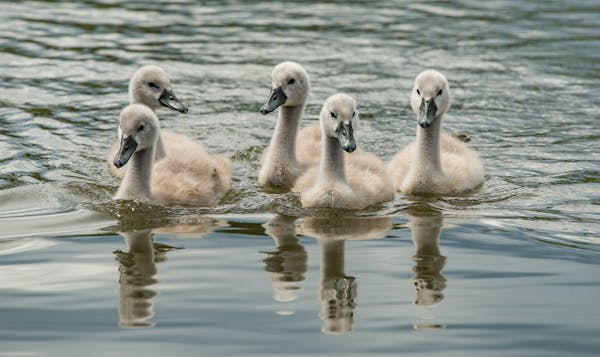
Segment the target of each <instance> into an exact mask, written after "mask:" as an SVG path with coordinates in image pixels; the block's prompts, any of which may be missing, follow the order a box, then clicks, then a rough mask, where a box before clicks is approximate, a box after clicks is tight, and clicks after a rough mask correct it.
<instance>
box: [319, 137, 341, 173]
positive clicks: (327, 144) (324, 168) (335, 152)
mask: <svg viewBox="0 0 600 357" xmlns="http://www.w3.org/2000/svg"><path fill="white" fill-rule="evenodd" d="M321 137H322V138H323V139H322V140H323V142H322V150H321V166H320V167H319V178H318V182H319V183H320V184H322V185H325V184H333V183H335V182H340V181H341V182H344V183H345V182H346V172H345V167H344V165H345V164H344V149H343V148H342V146H341V145H340V142H339V140H338V139H337V138H332V137H330V136H329V135H327V134H325V132H322V133H321Z"/></svg>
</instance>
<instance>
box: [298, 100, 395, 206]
mask: <svg viewBox="0 0 600 357" xmlns="http://www.w3.org/2000/svg"><path fill="white" fill-rule="evenodd" d="M358 116H359V115H358V111H357V110H356V102H355V101H354V99H353V98H352V97H350V96H349V95H347V94H343V93H338V94H334V95H332V96H331V97H329V98H328V99H327V100H326V101H325V104H323V108H322V110H321V114H320V124H321V137H322V140H323V143H322V150H321V161H320V165H319V166H314V167H311V168H310V169H309V170H308V171H307V172H306V173H305V174H304V175H302V176H301V177H300V178H299V179H298V181H297V182H296V184H295V186H294V188H293V191H295V192H300V201H301V203H302V206H303V207H322V208H346V209H362V208H365V207H368V206H371V205H373V204H375V203H379V202H382V201H389V200H391V199H393V197H394V187H393V184H392V182H391V180H390V177H389V174H388V173H387V169H386V167H385V165H384V164H383V162H381V160H379V159H378V158H377V157H376V156H375V155H373V154H368V153H355V154H350V155H344V151H346V152H348V153H352V152H354V151H355V150H356V141H355V139H354V130H355V129H356V127H357V124H358ZM346 158H347V160H346ZM346 161H347V164H346Z"/></svg>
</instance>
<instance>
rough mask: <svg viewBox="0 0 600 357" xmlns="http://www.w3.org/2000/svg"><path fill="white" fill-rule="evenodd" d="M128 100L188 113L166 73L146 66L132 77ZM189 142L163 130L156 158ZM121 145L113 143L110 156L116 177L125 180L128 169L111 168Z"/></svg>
mask: <svg viewBox="0 0 600 357" xmlns="http://www.w3.org/2000/svg"><path fill="white" fill-rule="evenodd" d="M129 101H130V104H134V103H139V104H144V105H146V106H147V107H149V108H150V109H152V110H157V109H159V108H169V109H171V110H175V111H177V112H180V113H183V114H186V113H187V112H188V110H189V109H188V107H186V106H185V105H184V104H183V103H182V102H181V101H180V100H179V99H178V98H177V97H176V96H175V94H174V93H173V90H172V89H171V81H170V79H169V77H168V76H167V73H166V72H165V71H164V70H163V69H162V68H161V67H159V66H155V65H148V66H143V67H141V68H140V69H138V70H137V71H136V72H135V74H134V75H133V77H131V80H130V81H129ZM189 141H190V139H188V138H187V137H186V136H184V135H181V134H176V133H173V132H170V131H166V130H163V131H162V132H161V136H159V138H158V141H157V143H156V151H155V159H156V160H160V159H162V158H163V157H165V155H166V152H167V151H168V150H170V149H174V148H177V149H181V146H185V145H186V144H189ZM182 143H185V144H182ZM119 144H120V143H119V141H116V142H115V143H114V144H113V146H112V148H111V150H110V153H109V156H108V163H109V169H110V172H111V174H113V175H114V176H116V177H117V178H123V176H124V175H125V170H123V169H117V168H116V167H115V166H114V165H112V160H113V158H114V157H115V155H116V153H117V151H118V150H119Z"/></svg>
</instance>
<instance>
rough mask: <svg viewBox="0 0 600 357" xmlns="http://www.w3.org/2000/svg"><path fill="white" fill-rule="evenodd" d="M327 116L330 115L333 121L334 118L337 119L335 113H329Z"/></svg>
mask: <svg viewBox="0 0 600 357" xmlns="http://www.w3.org/2000/svg"><path fill="white" fill-rule="evenodd" d="M329 114H331V117H332V118H333V119H336V118H337V115H335V113H334V112H331V113H329Z"/></svg>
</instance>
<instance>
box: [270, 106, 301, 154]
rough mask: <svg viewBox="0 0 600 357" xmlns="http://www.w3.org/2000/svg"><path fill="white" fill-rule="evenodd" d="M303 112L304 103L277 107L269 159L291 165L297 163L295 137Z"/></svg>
mask: <svg viewBox="0 0 600 357" xmlns="http://www.w3.org/2000/svg"><path fill="white" fill-rule="evenodd" d="M303 112H304V104H301V105H296V106H282V107H280V108H279V114H278V116H277V124H275V133H274V134H273V138H271V144H270V147H271V148H277V149H276V150H273V151H272V153H271V154H272V157H271V160H273V161H277V162H287V163H289V164H291V165H296V164H297V159H296V137H297V135H298V130H299V128H300V120H301V119H302V113H303Z"/></svg>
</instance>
